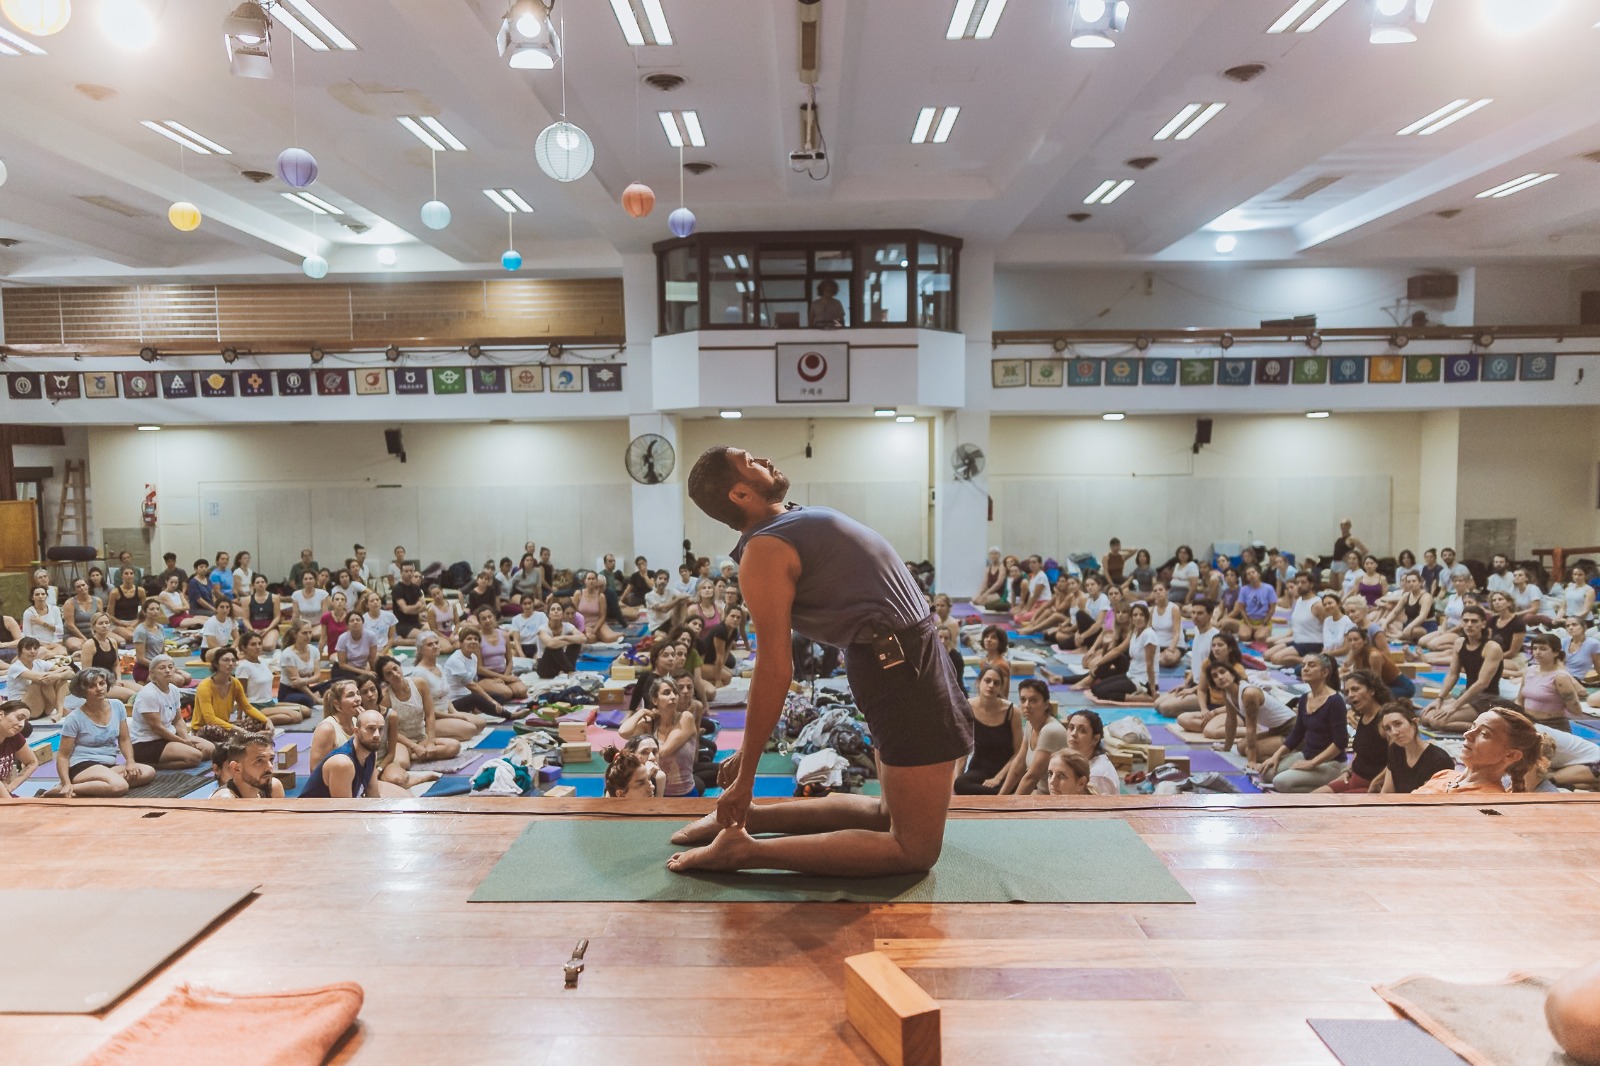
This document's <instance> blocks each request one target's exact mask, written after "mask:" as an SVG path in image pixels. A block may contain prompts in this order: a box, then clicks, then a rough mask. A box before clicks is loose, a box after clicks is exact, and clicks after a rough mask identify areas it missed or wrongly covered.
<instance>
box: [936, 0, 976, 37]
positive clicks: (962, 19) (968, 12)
mask: <svg viewBox="0 0 1600 1066" xmlns="http://www.w3.org/2000/svg"><path fill="white" fill-rule="evenodd" d="M976 3H977V0H956V9H955V11H953V12H951V14H950V28H949V29H947V30H945V31H944V39H945V40H947V41H959V40H961V38H963V37H965V36H966V35H967V23H969V22H971V21H972V8H973V6H974V5H975V4H976Z"/></svg>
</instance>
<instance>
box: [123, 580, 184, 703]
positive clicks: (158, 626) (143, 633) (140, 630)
mask: <svg viewBox="0 0 1600 1066" xmlns="http://www.w3.org/2000/svg"><path fill="white" fill-rule="evenodd" d="M166 653H167V633H166V628H165V626H163V625H162V622H161V606H160V604H158V603H156V602H155V601H154V600H145V601H144V611H143V613H141V614H140V615H139V624H138V625H136V626H134V627H133V680H134V681H135V682H137V683H139V684H141V685H142V684H144V683H145V682H146V681H149V680H150V663H151V662H152V661H154V660H155V658H156V656H158V655H165V654H166ZM189 680H190V678H189V675H188V674H184V675H183V676H182V677H181V678H179V679H178V684H179V686H180V687H186V686H187V685H188V683H189Z"/></svg>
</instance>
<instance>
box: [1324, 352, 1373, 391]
mask: <svg viewBox="0 0 1600 1066" xmlns="http://www.w3.org/2000/svg"><path fill="white" fill-rule="evenodd" d="M1328 369H1329V370H1330V371H1331V372H1332V380H1333V383H1334V384H1335V385H1359V384H1361V383H1362V382H1363V381H1365V380H1366V379H1367V361H1366V360H1365V359H1363V358H1361V357H1360V356H1356V355H1344V356H1340V357H1339V358H1337V359H1334V360H1333V361H1332V362H1330V363H1329V364H1328Z"/></svg>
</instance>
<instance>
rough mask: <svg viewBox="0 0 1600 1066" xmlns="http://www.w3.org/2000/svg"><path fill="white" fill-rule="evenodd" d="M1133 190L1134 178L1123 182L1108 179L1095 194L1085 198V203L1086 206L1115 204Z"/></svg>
mask: <svg viewBox="0 0 1600 1066" xmlns="http://www.w3.org/2000/svg"><path fill="white" fill-rule="evenodd" d="M1131 188H1133V179H1132V178H1127V179H1125V180H1123V181H1117V180H1116V179H1114V178H1107V179H1106V180H1105V181H1102V182H1101V183H1100V185H1099V186H1098V187H1097V188H1096V189H1095V190H1094V192H1092V193H1090V194H1089V195H1088V196H1086V197H1084V198H1083V202H1084V203H1086V204H1110V203H1115V202H1116V201H1117V198H1118V197H1120V196H1121V195H1122V194H1123V193H1125V192H1127V191H1128V190H1129V189H1131Z"/></svg>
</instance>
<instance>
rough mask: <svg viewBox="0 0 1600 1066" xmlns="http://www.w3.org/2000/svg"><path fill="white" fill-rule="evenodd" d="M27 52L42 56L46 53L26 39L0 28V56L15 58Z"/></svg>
mask: <svg viewBox="0 0 1600 1066" xmlns="http://www.w3.org/2000/svg"><path fill="white" fill-rule="evenodd" d="M23 52H27V53H28V54H29V55H34V56H42V55H45V54H46V52H45V50H44V49H43V48H40V47H39V46H38V45H36V44H34V43H33V42H32V41H30V40H28V39H27V38H26V37H22V36H19V35H17V34H15V33H12V32H11V31H10V30H7V29H5V28H3V27H0V55H8V56H15V55H21V54H22V53H23Z"/></svg>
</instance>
